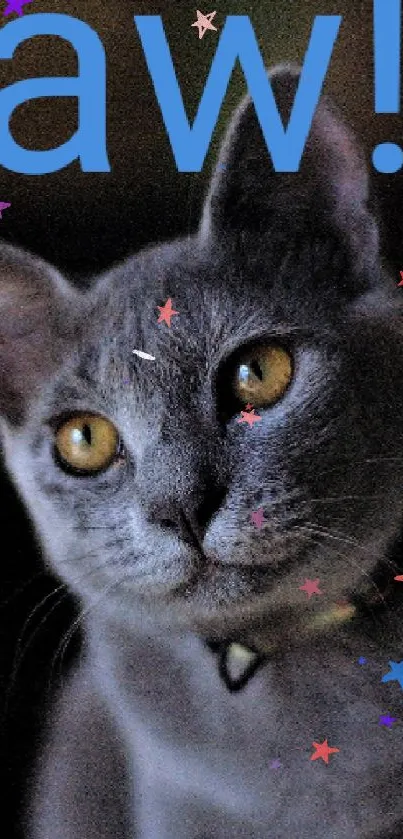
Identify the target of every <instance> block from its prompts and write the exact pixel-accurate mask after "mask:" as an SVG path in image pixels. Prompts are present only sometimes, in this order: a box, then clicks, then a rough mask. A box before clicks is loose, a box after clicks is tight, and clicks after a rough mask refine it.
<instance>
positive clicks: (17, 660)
mask: <svg viewBox="0 0 403 839" xmlns="http://www.w3.org/2000/svg"><path fill="white" fill-rule="evenodd" d="M91 553H93V551H92V552H91ZM91 553H88V554H86V555H85V557H84V558H86V557H88V556H90V555H91ZM109 564H110V560H107V561H106V562H103V563H101V564H100V565H97V566H96V567H95V568H91V569H90V570H89V571H87V572H86V573H84V574H82V575H81V576H80V577H78V578H77V579H76V580H75V581H74V585H77V584H80V583H81V582H82V581H83V580H85V579H87V578H88V577H90V576H91V575H92V574H95V573H96V572H98V571H100V570H101V569H102V568H105V567H107V566H108V565H109ZM62 589H65V591H64V593H63V594H62V596H61V597H59V599H58V600H57V601H56V603H54V604H53V606H52V607H51V608H50V609H49V610H48V611H47V612H46V614H45V615H44V617H43V618H42V620H41V621H40V622H39V624H38V625H37V626H36V628H35V629H34V631H33V632H32V633H31V635H30V636H29V638H28V639H27V640H26V642H25V644H24V646H23V638H24V634H25V631H26V629H27V627H28V625H29V624H30V623H31V621H32V619H33V618H34V616H35V615H36V613H37V612H38V610H39V609H41V608H42V606H44V605H45V603H46V602H47V601H48V600H49V599H50V598H51V597H54V596H55V595H56V594H57V593H58V592H60V591H61V590H62ZM69 596H71V594H70V591H69V589H68V586H67V583H61V584H60V585H58V586H57V587H56V588H55V589H53V591H51V592H49V593H48V594H47V595H46V597H44V598H43V599H42V600H41V602H40V603H38V604H37V605H36V606H35V607H34V609H33V610H32V611H31V612H30V613H29V615H28V617H27V619H26V620H25V622H24V625H23V627H22V630H21V632H20V635H19V637H18V639H17V647H16V651H15V654H14V660H13V664H12V670H11V675H10V681H9V684H8V687H7V691H6V696H5V703H4V720H5V719H6V717H7V713H8V707H9V703H10V699H11V696H12V692H13V690H14V687H15V684H16V680H17V676H18V672H19V670H20V668H21V664H22V662H23V660H24V658H25V656H26V654H27V652H28V650H29V648H30V646H31V645H32V643H33V641H34V639H35V638H36V636H37V635H38V632H40V630H41V628H42V626H43V625H44V624H45V623H46V621H47V620H48V619H49V618H50V616H51V615H52V614H53V612H54V611H55V609H57V607H58V606H60V604H61V603H62V602H63V601H64V600H65V599H66V598H67V597H69Z"/></svg>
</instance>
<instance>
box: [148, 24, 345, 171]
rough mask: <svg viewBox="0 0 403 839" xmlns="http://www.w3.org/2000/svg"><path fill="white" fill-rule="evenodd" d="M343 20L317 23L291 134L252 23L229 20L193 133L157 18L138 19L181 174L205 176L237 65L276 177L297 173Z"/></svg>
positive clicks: (293, 110)
mask: <svg viewBox="0 0 403 839" xmlns="http://www.w3.org/2000/svg"><path fill="white" fill-rule="evenodd" d="M341 19H342V18H341V16H340V15H328V16H326V15H318V16H317V17H316V18H315V21H314V25H313V29H312V34H311V39H310V43H309V47H308V50H307V53H306V56H305V60H304V64H303V68H302V73H301V77H300V80H299V85H298V90H297V93H296V96H295V101H294V105H293V108H292V111H291V116H290V120H289V123H288V126H287V130H284V128H283V124H282V122H281V118H280V115H279V113H278V110H277V107H276V102H275V99H274V95H273V91H272V88H271V85H270V81H269V79H268V77H267V72H266V70H265V67H264V64H263V59H262V56H261V54H260V51H259V47H258V45H257V42H256V36H255V33H254V31H253V27H252V24H251V22H250V20H249V18H248V17H246V16H244V15H240V16H232V15H229V16H228V17H227V20H226V23H225V26H224V29H223V30H222V33H221V36H220V40H219V43H218V47H217V50H216V54H215V56H214V59H213V63H212V65H211V69H210V73H209V76H208V79H207V81H206V84H205V87H204V91H203V96H202V98H201V100H200V103H199V108H198V111H197V114H196V118H195V120H194V123H193V126H192V128H190V125H189V120H188V118H187V116H186V112H185V109H184V106H183V99H182V96H181V92H180V89H179V85H178V82H177V79H176V74H175V69H174V66H173V63H172V57H171V53H170V50H169V46H168V43H167V40H166V37H165V32H164V28H163V25H162V22H161V18H160V17H159V16H158V15H144V16H135V18H134V20H135V23H136V26H137V29H138V32H139V35H140V39H141V43H142V46H143V50H144V54H145V57H146V61H147V65H148V69H149V72H150V76H151V78H152V81H153V84H154V88H155V94H156V97H157V99H158V102H159V106H160V108H161V113H162V118H163V120H164V123H165V128H166V130H167V133H168V136H169V139H170V142H171V146H172V151H173V154H174V157H175V160H176V165H177V167H178V169H179V171H180V172H200V170H201V168H202V166H203V162H204V158H205V156H206V154H207V152H208V148H209V145H210V141H211V137H212V134H213V131H214V128H215V125H216V122H217V119H218V115H219V113H220V108H221V105H222V103H223V99H224V96H225V94H226V91H227V87H228V83H229V80H230V78H231V74H232V71H233V69H234V65H235V62H236V60H237V59H239V62H240V64H241V67H242V69H243V72H244V75H245V78H246V82H247V85H248V90H249V93H250V96H251V97H252V99H253V102H254V105H255V109H256V115H257V118H258V120H259V123H260V125H261V128H262V131H263V135H264V138H265V141H266V145H267V148H268V150H269V152H270V154H271V158H272V161H273V166H274V169H275V170H276V172H298V169H299V165H300V162H301V157H302V153H303V151H304V147H305V143H306V140H307V137H308V134H309V130H310V127H311V124H312V119H313V115H314V112H315V108H316V105H317V103H318V99H319V96H320V93H321V90H322V87H323V82H324V80H325V76H326V73H327V68H328V66H329V62H330V58H331V55H332V52H333V47H334V44H335V42H336V38H337V35H338V31H339V27H340V23H341Z"/></svg>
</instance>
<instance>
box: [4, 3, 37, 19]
mask: <svg viewBox="0 0 403 839" xmlns="http://www.w3.org/2000/svg"><path fill="white" fill-rule="evenodd" d="M28 3H32V0H8V5H7V6H6V8H5V10H4V12H3V17H7V16H8V15H12V14H13V12H15V14H16V15H18V17H22V15H23V11H22V7H23V6H27V5H28Z"/></svg>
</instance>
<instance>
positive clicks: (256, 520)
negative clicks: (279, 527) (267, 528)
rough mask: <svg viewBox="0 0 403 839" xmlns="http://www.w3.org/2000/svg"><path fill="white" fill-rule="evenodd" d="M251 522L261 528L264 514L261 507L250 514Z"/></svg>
mask: <svg viewBox="0 0 403 839" xmlns="http://www.w3.org/2000/svg"><path fill="white" fill-rule="evenodd" d="M250 517H251V519H252V522H253V524H255V525H256V527H258V528H261V527H262V526H263V521H264V516H263V507H259V509H258V510H256V511H255V512H254V513H251V514H250Z"/></svg>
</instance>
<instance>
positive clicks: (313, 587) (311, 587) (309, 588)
mask: <svg viewBox="0 0 403 839" xmlns="http://www.w3.org/2000/svg"><path fill="white" fill-rule="evenodd" d="M318 584H319V577H318V579H317V580H305V583H304V585H303V586H299V590H300V591H306V593H307V595H308V600H309V599H310V598H311V597H312V595H313V594H323V591H320V590H319V588H318Z"/></svg>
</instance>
